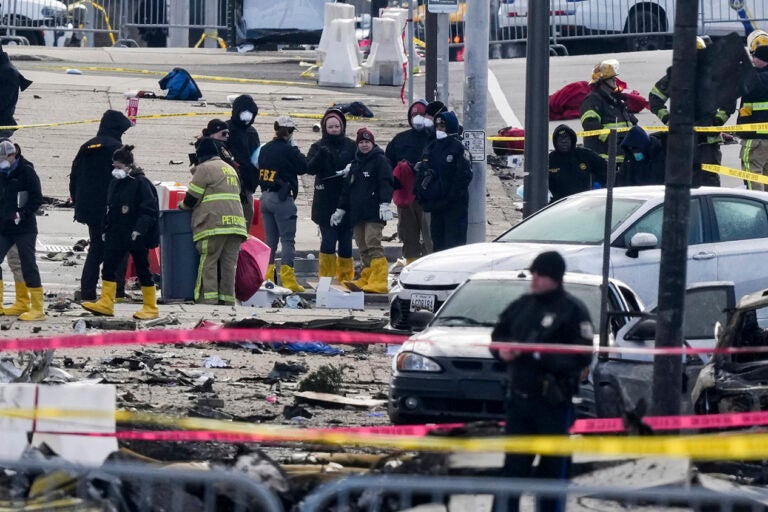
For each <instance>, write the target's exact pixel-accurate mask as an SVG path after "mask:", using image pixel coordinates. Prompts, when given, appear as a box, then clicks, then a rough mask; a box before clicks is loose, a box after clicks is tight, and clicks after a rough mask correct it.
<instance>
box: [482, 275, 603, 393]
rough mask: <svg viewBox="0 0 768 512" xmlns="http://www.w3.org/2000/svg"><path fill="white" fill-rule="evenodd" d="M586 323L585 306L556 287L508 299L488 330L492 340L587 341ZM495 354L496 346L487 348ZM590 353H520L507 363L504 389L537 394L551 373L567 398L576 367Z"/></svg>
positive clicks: (589, 332) (581, 366) (576, 382)
mask: <svg viewBox="0 0 768 512" xmlns="http://www.w3.org/2000/svg"><path fill="white" fill-rule="evenodd" d="M592 331H593V328H592V322H591V321H590V318H589V311H587V308H586V306H584V304H583V303H582V302H581V301H580V300H579V299H577V298H576V297H574V296H572V295H571V294H569V293H566V291H565V290H564V289H563V288H562V287H560V288H558V289H556V290H553V291H551V292H547V293H542V294H527V295H523V296H522V297H520V298H519V299H517V300H515V301H514V302H512V303H511V304H510V305H509V306H507V309H505V310H504V312H503V313H502V314H501V316H500V317H499V322H498V324H496V327H495V328H494V329H493V332H492V333H491V340H493V341H514V342H519V343H556V344H570V345H584V346H587V347H591V346H592V338H593V332H592ZM491 352H492V353H493V355H494V356H496V357H498V355H499V354H498V350H493V349H492V350H491ZM591 360H592V355H591V354H590V353H588V352H585V353H581V354H540V355H539V356H538V357H536V355H535V354H534V353H532V352H524V353H521V354H520V355H519V356H517V358H515V359H514V360H512V361H511V362H509V363H508V368H509V373H510V389H511V390H514V391H517V392H519V393H523V394H527V395H529V396H531V395H533V396H536V395H540V396H541V395H543V394H544V392H545V391H547V390H546V388H545V386H546V385H545V384H544V380H545V379H546V378H547V376H548V375H549V376H552V377H554V380H555V381H556V382H557V384H558V386H559V388H560V390H561V391H562V393H563V394H564V395H566V396H567V397H568V398H570V397H571V396H573V395H574V394H576V392H577V391H578V389H579V380H580V378H579V377H580V375H581V372H582V370H584V368H586V367H587V366H588V365H589V363H590V361H591Z"/></svg>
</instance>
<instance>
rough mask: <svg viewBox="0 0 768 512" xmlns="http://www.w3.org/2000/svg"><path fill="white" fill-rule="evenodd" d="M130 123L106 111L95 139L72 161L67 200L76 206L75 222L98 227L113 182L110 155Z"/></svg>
mask: <svg viewBox="0 0 768 512" xmlns="http://www.w3.org/2000/svg"><path fill="white" fill-rule="evenodd" d="M130 127H131V121H130V119H128V118H127V117H125V115H124V114H123V113H122V112H118V111H117V110H107V111H106V112H104V115H102V116H101V122H100V123H99V131H98V132H97V133H96V137H94V138H92V139H90V140H89V141H88V142H86V143H85V144H83V145H82V146H80V150H79V151H78V152H77V155H76V156H75V159H74V160H73V161H72V173H71V174H70V175H69V196H70V197H71V198H72V201H74V203H75V220H76V221H77V222H81V223H83V224H88V225H101V224H102V222H103V221H104V210H105V208H106V206H107V189H108V188H109V183H110V182H111V181H112V154H113V153H114V152H115V150H116V149H118V148H119V147H120V146H122V145H123V142H122V136H123V133H125V132H126V130H128V128H130Z"/></svg>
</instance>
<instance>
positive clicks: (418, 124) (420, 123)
mask: <svg viewBox="0 0 768 512" xmlns="http://www.w3.org/2000/svg"><path fill="white" fill-rule="evenodd" d="M425 123H426V119H424V116H422V115H416V116H413V117H412V118H411V125H413V128H414V129H416V130H422V129H423V128H424V124H425Z"/></svg>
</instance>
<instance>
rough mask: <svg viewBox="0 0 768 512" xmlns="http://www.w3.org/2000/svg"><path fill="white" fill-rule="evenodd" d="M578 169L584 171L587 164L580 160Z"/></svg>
mask: <svg viewBox="0 0 768 512" xmlns="http://www.w3.org/2000/svg"><path fill="white" fill-rule="evenodd" d="M579 169H580V170H582V171H586V170H587V164H585V163H584V162H581V163H580V164H579Z"/></svg>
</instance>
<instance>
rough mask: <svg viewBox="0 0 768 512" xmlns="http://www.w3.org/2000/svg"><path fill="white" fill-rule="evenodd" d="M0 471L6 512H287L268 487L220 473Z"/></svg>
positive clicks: (26, 464)
mask: <svg viewBox="0 0 768 512" xmlns="http://www.w3.org/2000/svg"><path fill="white" fill-rule="evenodd" d="M0 469H3V470H5V471H4V474H3V490H4V492H3V496H4V498H3V499H2V500H0V507H2V508H3V509H4V510H11V509H13V510H65V509H66V510H116V511H129V510H164V511H167V512H189V511H190V510H195V511H201V512H202V511H205V512H219V511H221V512H223V511H226V512H230V511H232V512H285V509H284V507H283V505H282V503H281V502H280V501H279V499H278V498H277V496H275V494H274V493H273V492H272V491H271V490H270V489H268V488H267V487H266V486H264V485H262V484H259V483H256V482H255V481H254V480H253V479H249V478H247V477H246V476H244V475H241V474H237V473H232V472H225V471H220V470H191V469H189V470H179V469H170V468H155V467H151V466H148V465H136V464H125V463H122V464H121V463H105V464H104V465H102V466H99V467H86V466H78V465H73V464H66V463H61V462H53V461H25V460H20V461H13V462H0ZM33 484H34V485H33ZM107 504H108V505H107Z"/></svg>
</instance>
